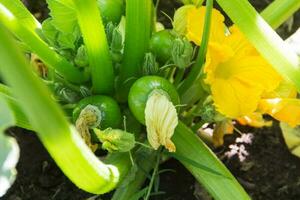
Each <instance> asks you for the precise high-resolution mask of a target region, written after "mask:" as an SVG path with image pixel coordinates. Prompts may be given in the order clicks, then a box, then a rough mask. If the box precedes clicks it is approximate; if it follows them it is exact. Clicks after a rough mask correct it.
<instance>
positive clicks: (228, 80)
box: [186, 7, 281, 118]
mask: <svg viewBox="0 0 300 200" xmlns="http://www.w3.org/2000/svg"><path fill="white" fill-rule="evenodd" d="M204 15H205V7H200V8H198V9H196V8H194V9H190V10H189V13H188V15H187V16H188V17H187V35H186V36H187V38H188V39H189V40H190V41H193V42H194V43H196V44H197V45H199V44H200V43H201V38H202V31H203V26H204ZM225 30H226V29H225V25H224V17H223V16H222V14H221V13H220V12H219V11H217V10H213V12H212V22H211V33H210V40H209V44H208V51H207V55H206V63H205V66H204V72H205V73H206V79H205V82H206V83H207V84H208V85H210V88H211V92H212V97H213V100H214V104H215V106H216V109H217V110H218V111H219V112H220V113H222V114H223V115H225V116H227V117H229V118H239V117H243V116H245V115H249V114H252V113H253V112H254V111H255V110H256V109H257V106H258V103H259V101H260V99H261V97H262V95H263V94H264V93H266V92H270V91H273V90H274V89H275V88H276V87H277V86H278V85H279V83H280V81H281V77H280V76H279V75H278V74H277V73H276V72H275V70H273V68H272V67H271V66H270V65H269V64H268V63H267V62H266V61H265V60H264V59H263V58H262V57H261V56H260V55H259V53H258V52H257V51H256V50H255V48H254V47H253V46H252V45H251V44H250V43H249V42H248V41H247V40H246V38H245V37H244V36H243V34H242V33H241V32H240V31H239V30H238V28H237V27H235V26H233V27H231V28H230V29H229V32H230V33H229V34H226V31H225Z"/></svg>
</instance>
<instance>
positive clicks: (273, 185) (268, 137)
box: [1, 0, 300, 200]
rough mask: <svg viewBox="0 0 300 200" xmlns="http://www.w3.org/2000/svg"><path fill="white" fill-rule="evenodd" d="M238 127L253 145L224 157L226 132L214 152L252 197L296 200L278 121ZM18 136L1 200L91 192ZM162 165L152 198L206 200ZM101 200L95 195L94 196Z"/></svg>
mask: <svg viewBox="0 0 300 200" xmlns="http://www.w3.org/2000/svg"><path fill="white" fill-rule="evenodd" d="M27 2H29V3H30V4H28V5H29V6H30V8H31V11H32V12H33V13H35V15H36V16H37V17H38V18H39V19H43V18H45V17H46V16H47V9H46V7H45V3H44V1H36V0H27ZM174 2H175V1H173V0H172V1H169V0H163V1H161V5H160V7H161V9H162V10H163V11H164V12H165V13H167V14H168V15H169V16H173V13H174V8H175V7H177V6H178V5H179V4H178V3H174ZM251 2H252V3H253V5H254V6H255V7H256V8H257V9H258V10H262V9H263V8H264V7H265V6H266V5H267V4H268V3H269V2H270V1H268V0H252V1H251ZM158 19H159V20H160V21H163V22H165V24H166V27H169V26H170V23H168V22H169V20H168V18H167V17H166V16H165V15H163V14H159V17H158ZM297 19H298V20H294V24H293V26H292V29H289V28H288V26H287V25H284V26H283V27H281V28H280V29H279V30H278V32H279V33H280V34H281V35H282V36H283V37H286V36H287V35H289V34H290V33H291V31H294V30H295V28H296V27H299V25H300V24H299V23H300V20H299V19H300V13H299V12H298V14H297ZM241 130H242V132H244V133H249V132H252V133H253V135H254V138H253V141H252V144H243V145H244V147H245V150H246V151H247V152H248V154H249V155H248V156H247V157H246V159H245V160H244V161H243V162H241V161H240V160H239V159H238V156H233V157H232V158H226V157H225V153H226V152H227V151H228V150H229V145H232V144H235V140H236V138H237V137H240V135H239V134H237V133H236V134H234V135H230V136H226V138H225V146H224V147H223V148H220V149H217V150H216V153H217V155H218V156H219V157H220V158H221V159H222V160H223V161H224V163H225V165H226V166H227V167H228V168H229V169H230V171H231V172H232V173H233V174H234V175H235V177H236V178H237V179H238V180H239V181H240V183H241V184H242V185H243V186H244V188H245V189H246V191H247V192H248V193H249V194H250V196H251V197H252V198H253V199H254V200H294V199H295V200H296V199H300V187H299V186H300V159H299V158H297V157H295V156H293V155H291V154H290V152H289V151H288V149H287V148H286V145H285V143H284V141H283V138H282V135H281V131H280V129H279V127H278V125H277V124H275V126H274V127H272V128H264V129H257V130H254V129H252V128H247V127H244V128H241ZM9 133H10V134H12V135H13V136H14V137H15V138H16V139H17V141H18V143H19V145H20V148H21V158H20V161H19V163H18V165H17V171H18V177H17V180H16V181H15V183H14V185H13V187H12V188H11V189H10V190H9V192H8V193H7V195H6V196H5V197H3V198H1V199H3V200H52V199H53V200H84V199H89V198H91V197H94V196H93V195H91V194H88V193H85V192H84V191H81V190H80V189H78V188H77V187H76V186H75V185H73V184H72V183H71V182H70V181H69V180H68V179H67V178H66V177H65V176H64V175H63V173H62V172H61V171H60V169H59V168H58V167H57V166H56V164H55V163H54V161H53V160H52V159H51V157H50V156H49V154H48V153H47V151H46V150H45V149H44V147H43V146H42V144H41V143H40V141H39V140H38V139H37V137H36V136H35V134H34V133H31V132H28V131H25V130H21V129H17V128H15V129H11V130H10V131H9ZM161 169H173V170H175V172H165V173H163V174H161V175H160V191H164V192H165V194H162V195H159V196H156V197H153V198H152V199H154V200H208V199H211V198H210V197H209V195H207V193H206V192H205V191H204V190H203V188H201V186H199V185H198V184H197V183H196V182H195V180H194V178H193V177H192V176H191V175H190V174H189V172H188V171H187V170H185V169H184V167H183V166H182V165H181V164H180V163H179V162H177V161H175V160H169V161H167V162H166V163H164V164H163V165H161ZM95 199H100V198H95Z"/></svg>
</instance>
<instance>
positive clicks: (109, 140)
mask: <svg viewBox="0 0 300 200" xmlns="http://www.w3.org/2000/svg"><path fill="white" fill-rule="evenodd" d="M94 132H95V134H96V136H97V137H98V139H99V140H100V141H101V142H102V149H105V150H107V151H109V152H111V153H112V152H128V151H130V150H131V149H132V148H133V147H134V145H135V137H134V135H133V134H132V133H128V132H126V131H123V130H120V129H112V128H108V129H105V130H104V131H101V130H99V129H96V128H95V129H94Z"/></svg>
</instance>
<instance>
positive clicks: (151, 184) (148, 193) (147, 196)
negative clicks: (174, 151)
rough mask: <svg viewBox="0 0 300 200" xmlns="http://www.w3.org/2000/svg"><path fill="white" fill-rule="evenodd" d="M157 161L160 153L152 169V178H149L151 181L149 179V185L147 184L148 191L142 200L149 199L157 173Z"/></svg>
mask: <svg viewBox="0 0 300 200" xmlns="http://www.w3.org/2000/svg"><path fill="white" fill-rule="evenodd" d="M158 151H161V149H160V150H158ZM159 161H160V153H159V154H158V155H157V158H156V162H155V166H154V169H153V172H152V176H151V179H150V183H149V186H148V191H147V193H146V196H145V198H144V200H148V199H149V198H150V195H151V191H152V188H153V184H154V180H155V178H156V176H157V171H158V167H159Z"/></svg>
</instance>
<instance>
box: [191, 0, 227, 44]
mask: <svg viewBox="0 0 300 200" xmlns="http://www.w3.org/2000/svg"><path fill="white" fill-rule="evenodd" d="M205 10H206V7H204V6H202V7H200V8H192V9H189V10H188V15H187V35H186V36H187V38H188V39H189V40H190V41H193V42H194V43H195V44H197V45H200V44H201V39H202V32H203V27H204V23H205ZM224 20H225V18H224V16H223V15H222V14H221V13H220V12H219V11H218V10H216V9H213V11H212V20H211V27H210V41H217V42H222V41H223V40H224V38H225V30H226V27H225V24H224Z"/></svg>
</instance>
